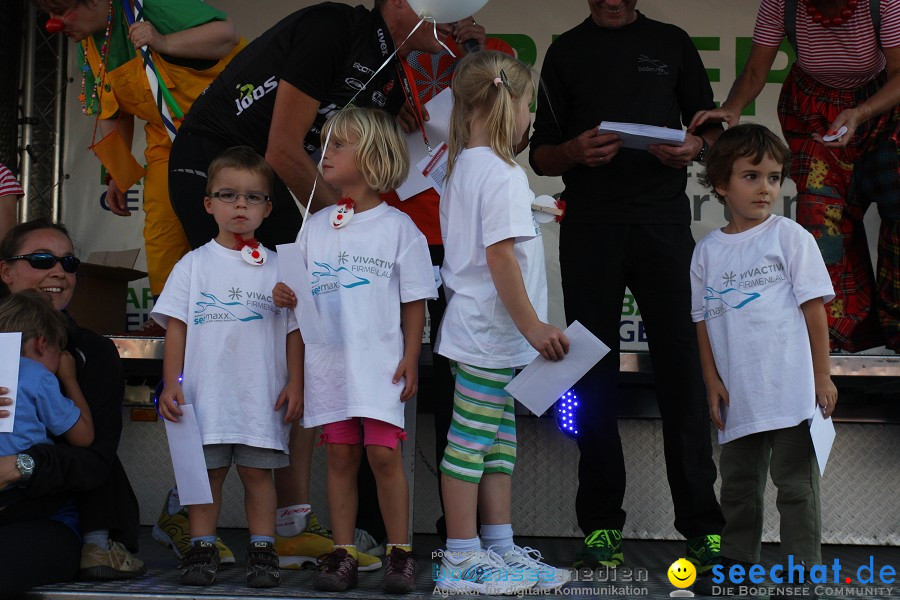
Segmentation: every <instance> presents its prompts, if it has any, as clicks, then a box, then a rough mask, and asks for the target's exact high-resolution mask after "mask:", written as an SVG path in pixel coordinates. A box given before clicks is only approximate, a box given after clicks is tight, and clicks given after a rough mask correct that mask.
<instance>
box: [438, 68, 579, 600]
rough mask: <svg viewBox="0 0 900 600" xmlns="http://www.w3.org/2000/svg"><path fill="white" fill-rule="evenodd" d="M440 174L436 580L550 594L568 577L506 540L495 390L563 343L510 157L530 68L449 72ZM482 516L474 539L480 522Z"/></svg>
mask: <svg viewBox="0 0 900 600" xmlns="http://www.w3.org/2000/svg"><path fill="white" fill-rule="evenodd" d="M451 89H452V90H453V102H454V105H453V112H452V115H451V120H450V130H451V131H450V149H449V161H448V171H447V173H448V176H447V180H446V184H445V186H444V191H443V194H442V196H441V236H442V238H443V242H444V248H445V257H444V264H443V266H442V268H441V276H442V278H443V281H444V285H445V289H446V290H447V309H446V312H445V313H444V318H443V320H442V322H441V328H440V333H439V337H438V341H437V348H436V349H437V352H438V353H439V354H441V355H443V356H446V357H447V358H449V359H450V360H451V365H452V366H453V368H454V371H455V378H456V386H455V392H454V399H453V419H452V422H451V426H450V431H449V434H448V444H447V448H446V450H445V452H444V459H443V460H442V462H441V489H442V494H443V500H444V512H445V515H446V519H447V550H446V551H445V552H444V553H443V557H442V564H441V569H440V571H439V573H438V574H437V576H436V585H437V587H438V588H439V589H442V590H452V591H453V592H475V593H488V594H515V593H518V592H521V591H522V590H524V589H527V588H532V587H534V588H535V589H540V590H553V589H556V588H558V587H560V586H562V585H563V584H565V583H566V582H567V581H568V579H569V578H568V573H567V572H566V571H563V570H558V569H554V568H553V567H550V566H548V565H546V564H544V563H542V562H541V555H540V553H539V552H537V551H536V550H533V549H531V548H520V547H519V546H516V545H515V543H514V542H513V530H512V507H511V504H512V471H513V467H514V464H515V458H516V434H515V412H514V405H513V399H512V398H511V397H510V396H509V395H508V394H507V393H506V391H505V390H504V389H503V388H504V386H505V385H506V384H507V383H509V381H510V380H511V379H512V377H513V376H514V374H515V369H516V368H517V367H522V366H524V365H525V364H527V363H528V362H530V361H531V360H532V359H534V358H535V357H536V356H537V354H538V353H540V354H541V355H542V356H543V357H544V358H547V359H549V360H561V359H562V358H563V357H564V356H565V354H566V352H568V349H569V341H568V340H567V339H566V337H565V335H564V334H563V333H562V332H561V331H559V330H558V329H557V328H555V327H553V326H551V325H548V324H547V323H545V322H544V320H545V319H546V310H547V300H546V296H547V287H546V272H545V267H544V255H543V245H542V240H541V237H540V229H539V227H538V226H537V224H536V223H535V221H534V218H533V216H532V213H531V204H532V201H533V200H534V194H533V193H532V192H531V190H530V189H529V187H528V180H527V177H526V176H525V172H524V170H523V169H522V168H521V167H520V166H518V165H517V164H516V162H515V160H514V157H515V146H516V145H517V143H518V142H519V141H520V140H521V139H523V137H524V136H525V134H526V133H527V132H528V128H529V126H530V124H531V120H530V119H531V116H530V112H529V104H530V103H531V100H532V97H533V95H534V83H533V76H532V71H531V70H530V68H529V67H528V66H526V65H525V64H523V63H521V62H519V61H518V60H516V59H514V58H512V57H510V56H508V55H506V54H502V53H500V52H479V53H477V54H471V55H469V56H467V57H466V58H464V59H463V60H462V62H461V63H460V65H459V66H458V67H457V70H456V73H455V75H454V77H453V84H452V85H451ZM476 512H478V513H480V516H481V522H482V526H481V537H480V539H479V536H478V532H477V529H476V519H475V516H476Z"/></svg>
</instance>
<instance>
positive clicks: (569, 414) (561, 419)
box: [556, 390, 578, 439]
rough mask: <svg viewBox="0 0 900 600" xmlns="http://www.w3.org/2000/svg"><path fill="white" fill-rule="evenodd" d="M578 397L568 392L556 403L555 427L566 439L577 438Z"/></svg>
mask: <svg viewBox="0 0 900 600" xmlns="http://www.w3.org/2000/svg"><path fill="white" fill-rule="evenodd" d="M577 413H578V396H576V395H575V392H574V390H569V391H568V392H566V393H565V394H563V395H562V396H560V398H559V400H557V401H556V425H557V427H559V430H560V431H562V432H563V433H564V434H566V435H567V436H568V437H570V438H572V439H575V438H576V437H578V414H577Z"/></svg>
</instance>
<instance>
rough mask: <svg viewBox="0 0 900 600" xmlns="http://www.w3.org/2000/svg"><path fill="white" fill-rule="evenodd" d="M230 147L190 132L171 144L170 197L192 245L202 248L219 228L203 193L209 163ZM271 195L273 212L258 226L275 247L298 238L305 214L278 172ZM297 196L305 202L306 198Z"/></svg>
mask: <svg viewBox="0 0 900 600" xmlns="http://www.w3.org/2000/svg"><path fill="white" fill-rule="evenodd" d="M298 143H299V141H298ZM227 149H228V146H223V145H221V144H219V143H217V142H214V141H212V140H209V139H207V138H205V137H204V136H202V135H197V134H192V133H190V132H184V133H179V134H178V135H177V136H176V137H175V142H174V143H173V144H172V152H171V153H170V154H169V198H170V199H171V200H172V208H173V209H174V210H175V215H176V216H177V217H178V220H179V221H181V226H182V227H183V228H184V232H185V234H186V235H187V239H188V243H189V244H190V245H191V249H196V248H199V247H200V246H202V245H203V244H205V243H206V242H208V241H209V240H211V239H213V238H214V237H216V234H218V232H219V229H218V227H217V226H216V222H215V220H214V219H213V217H212V215H211V214H209V213H207V212H206V209H205V208H204V206H203V197H204V196H206V182H207V171H208V169H209V164H210V163H211V162H212V161H213V159H214V158H216V157H217V156H218V155H219V154H221V153H222V152H223V151H225V150H227ZM270 198H271V200H272V213H271V214H270V215H269V216H268V217H266V218H265V219H263V222H262V225H260V226H259V229H257V230H256V239H257V240H259V241H260V242H261V243H262V244H263V245H264V246H266V247H268V248H271V249H272V250H274V249H275V245H276V244H290V243H292V242H293V241H294V240H295V239H296V238H297V233H298V232H299V231H300V224H301V223H302V222H303V217H302V216H301V214H300V209H298V208H297V204H296V203H295V202H294V199H293V197H292V196H291V193H290V191H288V188H287V186H286V185H285V184H284V182H283V181H282V180H281V179H280V178H279V177H278V176H277V175H276V176H275V187H274V189H273V190H272V194H271V196H270ZM298 199H299V200H300V201H301V202H302V203H304V205H305V204H306V200H307V198H298Z"/></svg>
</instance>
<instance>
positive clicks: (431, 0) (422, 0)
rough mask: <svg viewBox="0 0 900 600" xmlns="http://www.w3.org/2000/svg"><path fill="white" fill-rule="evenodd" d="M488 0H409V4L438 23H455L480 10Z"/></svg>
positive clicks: (420, 14)
mask: <svg viewBox="0 0 900 600" xmlns="http://www.w3.org/2000/svg"><path fill="white" fill-rule="evenodd" d="M487 2H488V0H409V5H410V6H411V7H412V9H413V10H414V11H416V14H417V15H419V17H421V18H431V19H434V20H435V21H436V22H438V23H455V22H456V21H459V20H460V19H465V18H466V17H470V16H472V15H474V14H475V13H476V12H478V11H479V10H480V9H481V7H482V6H484V5H485V4H487Z"/></svg>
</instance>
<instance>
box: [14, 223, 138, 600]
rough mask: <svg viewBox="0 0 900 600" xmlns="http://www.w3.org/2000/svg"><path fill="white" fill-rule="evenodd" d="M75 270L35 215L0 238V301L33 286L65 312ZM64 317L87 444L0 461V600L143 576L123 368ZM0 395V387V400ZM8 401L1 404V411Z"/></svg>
mask: <svg viewBox="0 0 900 600" xmlns="http://www.w3.org/2000/svg"><path fill="white" fill-rule="evenodd" d="M78 264H79V261H78V259H77V258H76V257H75V254H74V249H73V245H72V240H71V238H70V237H69V234H68V232H67V231H66V229H65V227H63V226H62V225H56V224H54V223H51V222H49V221H46V220H43V219H38V220H34V221H28V222H26V223H22V224H20V225H17V226H15V227H13V228H12V229H11V230H10V231H9V232H8V233H7V234H6V236H5V237H4V238H3V240H2V241H0V281H2V283H3V284H4V286H3V287H4V288H5V289H4V290H2V292H0V296H5V295H7V294H8V293H10V292H19V291H22V290H27V289H33V290H38V291H40V292H43V293H45V294H47V295H48V296H49V297H50V301H51V302H52V304H53V306H54V308H56V309H57V310H60V311H64V309H65V308H66V306H67V305H68V304H69V301H70V300H71V299H72V294H73V293H74V291H75V272H76V271H77V269H78ZM0 302H2V300H0ZM63 314H65V312H64V313H63ZM66 318H67V320H68V323H69V327H68V337H69V344H68V346H67V348H66V349H67V350H68V351H69V352H70V353H71V354H72V356H73V357H75V361H76V365H77V366H76V373H77V379H78V384H79V385H80V386H81V389H82V392H83V393H84V396H85V397H86V399H87V403H88V406H89V407H90V409H91V416H92V418H93V421H94V428H95V435H94V443H93V444H92V445H91V446H90V447H89V448H74V447H71V446H68V445H65V444H62V443H60V444H55V445H54V444H43V445H37V446H34V447H32V448H30V449H28V450H27V451H26V452H23V453H21V454H19V455H17V456H0V490H3V491H2V492H0V507H4V508H2V509H0V540H3V542H2V543H0V597H7V596H15V595H17V594H19V593H21V592H23V591H24V590H26V589H29V588H31V587H34V586H37V585H44V584H47V583H54V582H60V581H68V580H72V579H75V578H76V577H77V576H78V577H81V578H82V579H85V578H88V579H120V578H127V577H135V576H137V575H141V574H143V572H144V570H145V569H144V565H143V563H141V561H140V560H138V559H136V558H134V557H133V556H132V555H131V553H130V552H129V549H130V550H136V549H137V536H138V532H139V527H140V523H139V510H138V505H137V500H136V498H135V496H134V492H133V491H132V489H131V485H130V484H129V482H128V478H127V476H126V475H125V471H124V469H123V468H122V464H121V463H120V462H119V460H118V458H117V456H116V451H117V449H118V445H119V437H120V435H121V432H122V400H123V397H124V383H125V382H124V375H123V371H122V364H121V361H120V360H119V355H118V352H117V350H116V348H115V346H114V345H113V343H112V342H110V341H109V340H108V339H106V338H104V337H102V336H100V335H98V334H96V333H94V332H92V331H89V330H87V329H83V328H81V327H79V326H78V325H77V324H76V323H75V322H74V321H73V320H72V319H71V317H69V316H68V315H66ZM4 383H5V382H0V385H3V384H4ZM6 393H8V390H6V391H4V390H3V389H0V396H3V395H4V394H6ZM8 404H9V402H8V399H4V398H0V409H2V408H3V407H4V406H8ZM3 412H8V411H3V410H0V419H2V418H8V416H9V415H8V414H7V415H4V414H2V413H3ZM10 486H12V489H10V490H7V489H5V488H8V487H10ZM68 499H75V501H76V503H77V506H78V517H80V519H78V518H76V519H74V520H73V519H71V518H67V516H66V515H63V516H60V515H59V514H57V513H58V510H59V508H60V506H61V505H62V504H63V503H64V502H65V501H67V500H68ZM79 521H80V526H79ZM82 532H83V533H84V534H85V535H84V544H83V545H82V537H81V534H82ZM126 548H127V549H126Z"/></svg>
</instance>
